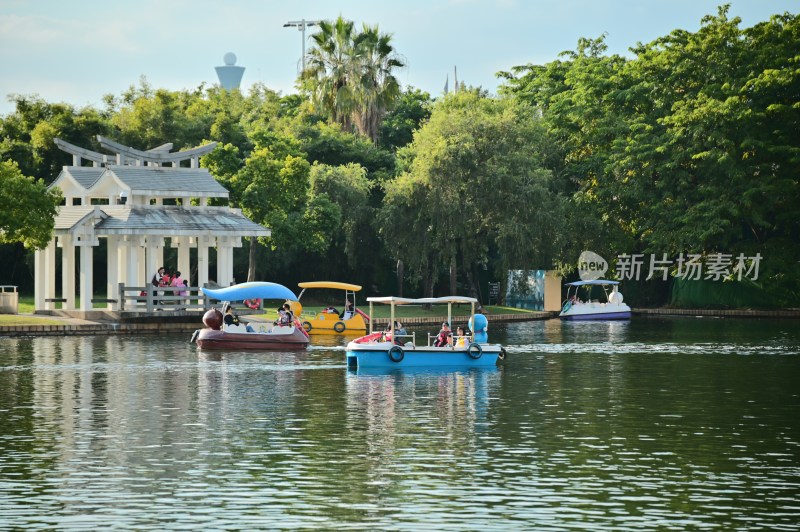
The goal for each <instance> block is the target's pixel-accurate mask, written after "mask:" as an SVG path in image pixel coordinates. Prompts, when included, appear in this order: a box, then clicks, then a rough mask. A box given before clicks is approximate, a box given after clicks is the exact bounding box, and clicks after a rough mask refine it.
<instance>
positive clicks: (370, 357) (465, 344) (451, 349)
mask: <svg viewBox="0 0 800 532" xmlns="http://www.w3.org/2000/svg"><path fill="white" fill-rule="evenodd" d="M367 301H368V302H369V315H370V320H369V323H370V332H369V334H367V335H366V336H362V337H360V338H356V339H355V340H353V341H351V342H350V343H348V344H347V365H348V367H351V368H352V367H357V368H400V367H402V368H406V367H436V366H439V367H457V368H465V367H466V368H470V367H491V366H495V365H497V363H498V361H499V360H503V359H505V356H506V350H505V349H504V348H503V347H502V346H501V345H498V344H490V343H488V336H487V333H486V328H487V325H488V321H487V320H486V316H484V315H483V314H475V304H476V303H477V302H478V300H477V299H475V298H472V297H463V296H448V297H433V298H421V299H409V298H402V297H393V296H392V297H368V298H367ZM375 303H380V304H387V305H390V307H391V309H390V320H389V323H390V324H393V323H395V306H396V305H428V304H447V323H451V318H452V314H453V313H452V310H453V308H452V306H453V304H454V303H456V304H460V303H468V304H469V305H470V308H471V310H470V316H471V317H470V318H469V326H470V328H471V329H472V330H473V332H474V336H473V337H472V338H471V339H468V338H467V337H463V338H459V337H455V338H454V341H453V342H452V343H451V345H445V346H443V347H436V346H434V345H432V343H431V337H430V335H428V338H427V340H426V341H425V343H424V345H418V342H417V338H416V333H412V334H407V335H404V336H402V337H401V336H400V335H397V337H396V338H395V337H394V336H395V332H394V331H393V330H391V331H387V332H375V331H373V323H374V320H373V319H372V311H373V304H375ZM470 340H471V341H470Z"/></svg>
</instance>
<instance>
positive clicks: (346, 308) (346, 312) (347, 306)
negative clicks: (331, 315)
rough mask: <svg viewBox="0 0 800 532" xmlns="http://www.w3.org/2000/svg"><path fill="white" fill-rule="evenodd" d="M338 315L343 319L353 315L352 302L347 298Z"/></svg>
mask: <svg viewBox="0 0 800 532" xmlns="http://www.w3.org/2000/svg"><path fill="white" fill-rule="evenodd" d="M339 317H340V318H341V319H343V320H349V319H350V318H352V317H353V302H352V301H350V300H349V299H347V300H346V302H345V304H344V311H343V312H342V313H341V314H339Z"/></svg>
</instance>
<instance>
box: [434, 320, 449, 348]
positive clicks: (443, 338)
mask: <svg viewBox="0 0 800 532" xmlns="http://www.w3.org/2000/svg"><path fill="white" fill-rule="evenodd" d="M452 342H453V332H452V331H451V330H450V324H449V323H447V322H446V321H445V322H442V330H441V331H439V334H438V335H437V336H436V340H435V341H434V342H433V345H434V347H447V346H448V345H451V344H452Z"/></svg>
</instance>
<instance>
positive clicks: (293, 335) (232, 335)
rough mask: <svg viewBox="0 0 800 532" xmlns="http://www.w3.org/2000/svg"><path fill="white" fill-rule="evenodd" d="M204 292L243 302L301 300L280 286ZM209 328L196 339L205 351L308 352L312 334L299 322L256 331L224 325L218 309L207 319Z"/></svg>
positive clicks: (248, 285)
mask: <svg viewBox="0 0 800 532" xmlns="http://www.w3.org/2000/svg"><path fill="white" fill-rule="evenodd" d="M203 292H204V293H205V294H206V295H207V296H209V297H211V298H213V299H217V300H220V301H239V300H244V299H251V298H256V297H257V298H264V299H278V298H286V299H289V300H292V301H296V300H297V297H295V296H294V294H293V293H292V292H291V290H289V289H288V288H286V287H284V286H282V285H279V284H276V283H243V284H240V285H236V286H230V287H227V288H221V289H218V290H210V289H207V288H203ZM203 323H204V324H205V326H206V327H205V329H198V330H197V331H195V333H194V335H193V336H192V340H191V341H192V342H196V343H197V346H198V347H199V348H201V349H224V350H228V351H237V350H255V349H281V350H283V349H305V348H306V346H308V333H307V332H306V331H305V330H304V329H303V327H302V326H301V325H300V322H299V321H297V320H296V319H295V320H294V324H292V325H284V326H280V325H274V326H273V325H268V324H263V325H260V326H259V327H258V329H257V330H255V331H253V332H248V331H247V328H246V327H245V326H244V325H224V324H223V317H222V312H220V311H219V310H217V309H216V308H212V309H211V310H209V311H207V312H206V313H205V315H204V316H203Z"/></svg>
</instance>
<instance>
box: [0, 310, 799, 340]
mask: <svg viewBox="0 0 800 532" xmlns="http://www.w3.org/2000/svg"><path fill="white" fill-rule="evenodd" d="M633 315H634V317H636V316H643V317H647V316H687V317H695V316H704V317H719V318H756V319H758V318H761V319H775V318H781V319H800V309H785V310H746V309H741V310H736V309H730V310H714V309H670V308H657V309H634V310H633ZM27 316H29V317H30V322H31V323H26V324H24V325H0V337H3V336H5V337H8V336H73V335H92V334H96V335H103V334H121V335H125V334H174V333H176V332H178V333H187V334H189V333H191V332H193V331H194V330H196V329H199V328H202V327H203V324H202V320H201V314H200V313H199V312H159V313H154V314H149V315H145V314H143V313H141V312H139V313H118V314H111V313H97V314H96V315H92V314H89V315H86V316H84V317H80V318H78V317H74V316H70V315H58V314H56V315H52V314H51V315H40V314H35V315H34V314H30V315H26V317H27ZM557 316H558V313H556V312H529V313H525V314H488V315H487V317H488V318H489V322H490V323H510V322H520V321H536V320H546V319H551V318H555V317H557ZM443 319H444V318H443V317H441V316H435V317H419V318H408V317H404V318H399V320H400V321H401V322H402V323H403V325H405V326H406V327H417V326H431V327H438V326H439V325H441V323H442V321H443ZM467 319H468V316H467V315H455V316H453V318H452V320H453V323H452V324H451V325H452V326H453V327H457V326H458V325H461V324H466V322H467ZM246 320H247V321H253V322H256V323H264V322H266V319H264V318H263V317H254V316H247V317H246ZM37 321H42V322H43V323H41V324H39V323H36V322H37ZM388 325H389V318H376V319H375V324H374V325H373V327H374V329H375V330H382V329H384V328H386V327H387V326H388Z"/></svg>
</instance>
